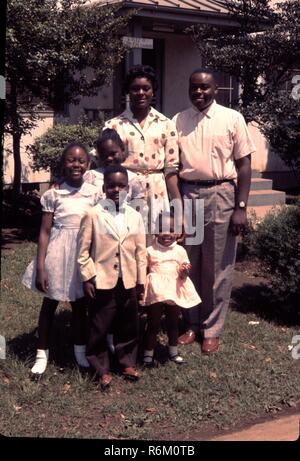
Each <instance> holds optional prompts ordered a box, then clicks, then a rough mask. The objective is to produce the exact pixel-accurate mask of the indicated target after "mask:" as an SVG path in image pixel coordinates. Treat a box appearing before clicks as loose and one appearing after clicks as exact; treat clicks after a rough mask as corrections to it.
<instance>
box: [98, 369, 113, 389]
mask: <svg viewBox="0 0 300 461" xmlns="http://www.w3.org/2000/svg"><path fill="white" fill-rule="evenodd" d="M111 381H112V376H111V375H110V374H109V373H104V375H102V376H100V378H99V384H100V386H101V389H102V390H103V391H105V390H106V389H108V388H109V386H110V383H111Z"/></svg>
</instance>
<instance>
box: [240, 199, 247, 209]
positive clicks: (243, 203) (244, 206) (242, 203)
mask: <svg viewBox="0 0 300 461" xmlns="http://www.w3.org/2000/svg"><path fill="white" fill-rule="evenodd" d="M239 208H242V209H245V208H246V203H245V202H244V201H243V200H241V201H240V202H239Z"/></svg>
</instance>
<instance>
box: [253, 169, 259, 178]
mask: <svg viewBox="0 0 300 461" xmlns="http://www.w3.org/2000/svg"><path fill="white" fill-rule="evenodd" d="M251 177H252V178H261V173H260V171H259V170H253V169H252V170H251Z"/></svg>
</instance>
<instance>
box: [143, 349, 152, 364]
mask: <svg viewBox="0 0 300 461" xmlns="http://www.w3.org/2000/svg"><path fill="white" fill-rule="evenodd" d="M153 356H154V349H151V350H150V351H147V350H145V351H144V358H143V361H144V363H151V362H152V360H153Z"/></svg>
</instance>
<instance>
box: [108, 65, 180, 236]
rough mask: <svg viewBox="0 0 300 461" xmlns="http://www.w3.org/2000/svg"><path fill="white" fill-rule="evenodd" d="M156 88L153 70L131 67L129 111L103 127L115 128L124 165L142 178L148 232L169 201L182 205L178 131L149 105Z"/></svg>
mask: <svg viewBox="0 0 300 461" xmlns="http://www.w3.org/2000/svg"><path fill="white" fill-rule="evenodd" d="M156 88H157V81H156V78H155V74H154V71H153V69H152V67H150V66H142V65H139V66H135V67H133V68H131V69H130V70H129V73H128V74H127V76H126V80H125V91H126V93H127V94H129V100H130V109H126V110H125V111H124V112H123V113H122V114H120V115H118V116H117V117H115V118H113V119H111V120H109V121H107V122H106V124H105V127H106V128H113V129H115V130H116V131H117V132H118V133H119V135H120V137H121V139H122V141H123V142H124V143H125V146H126V160H125V162H124V163H123V165H124V166H125V167H126V168H127V169H128V170H131V171H133V172H134V173H136V174H137V175H138V176H139V178H140V179H143V181H140V183H142V184H144V190H143V191H141V194H140V195H139V197H140V198H143V199H145V201H146V203H147V205H148V213H149V222H148V232H149V233H151V228H150V227H149V223H151V224H152V226H153V224H154V223H155V221H156V217H157V215H158V214H159V213H160V211H162V210H166V211H168V210H169V198H170V199H175V198H176V199H178V201H179V203H181V196H180V192H179V189H178V185H177V171H178V165H179V154H178V142H177V131H176V128H175V124H174V123H173V122H172V121H171V120H169V119H168V118H167V117H165V116H164V115H163V114H161V113H160V112H158V111H157V110H155V109H154V108H153V107H152V106H151V102H152V98H153V95H154V91H155V90H156ZM144 217H145V214H144ZM154 229H155V228H154V227H152V233H155V232H154ZM148 240H149V239H148ZM148 243H149V242H148Z"/></svg>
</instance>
